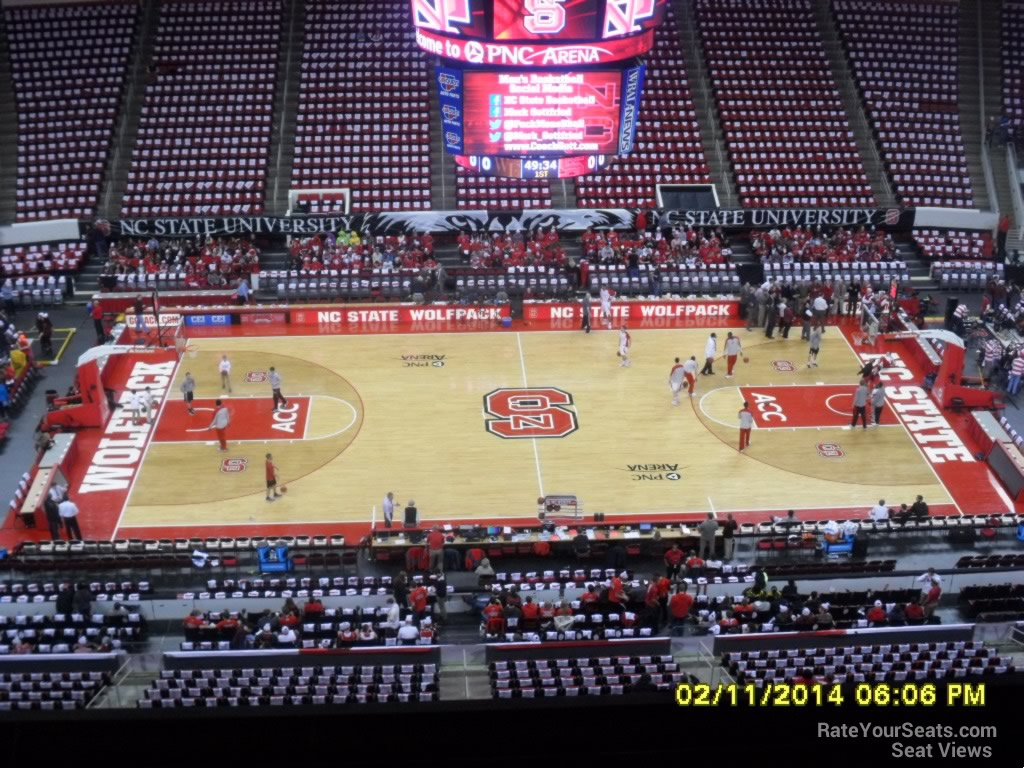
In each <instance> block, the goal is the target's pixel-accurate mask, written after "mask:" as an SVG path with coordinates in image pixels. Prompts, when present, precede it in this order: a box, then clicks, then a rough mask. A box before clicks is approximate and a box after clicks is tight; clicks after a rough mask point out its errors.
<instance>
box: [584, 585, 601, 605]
mask: <svg viewBox="0 0 1024 768" xmlns="http://www.w3.org/2000/svg"><path fill="white" fill-rule="evenodd" d="M598 599H600V595H599V594H598V593H597V588H596V587H595V586H594V585H593V584H591V585H589V586H588V587H587V591H586V592H584V593H583V594H582V595H580V607H582V608H583V609H584V610H586V609H587V607H588V606H593V605H596V604H597V601H598Z"/></svg>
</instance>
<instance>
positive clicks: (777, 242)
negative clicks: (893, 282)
mask: <svg viewBox="0 0 1024 768" xmlns="http://www.w3.org/2000/svg"><path fill="white" fill-rule="evenodd" d="M750 242H751V244H752V245H753V247H754V253H755V254H756V255H757V257H758V258H759V259H760V260H761V263H762V264H767V263H773V264H794V263H798V262H818V263H829V264H837V263H850V262H854V261H863V262H879V261H895V260H896V259H897V255H896V244H895V243H894V242H893V239H892V236H891V235H890V234H889V233H888V232H884V231H882V230H878V229H875V228H874V227H871V228H866V227H859V228H857V229H856V230H851V229H845V228H843V227H839V228H838V229H836V230H835V231H833V232H828V231H826V230H824V229H822V228H821V227H818V228H817V229H814V230H812V229H811V228H809V227H792V228H790V227H786V228H784V229H781V230H780V229H772V230H769V231H767V232H766V231H762V230H756V231H754V232H751V233H750Z"/></svg>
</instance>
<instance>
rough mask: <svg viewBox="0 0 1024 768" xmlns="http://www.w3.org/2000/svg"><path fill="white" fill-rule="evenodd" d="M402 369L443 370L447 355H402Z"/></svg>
mask: <svg viewBox="0 0 1024 768" xmlns="http://www.w3.org/2000/svg"><path fill="white" fill-rule="evenodd" d="M401 359H402V367H403V368H444V363H445V360H447V359H448V356H447V355H402V358H401Z"/></svg>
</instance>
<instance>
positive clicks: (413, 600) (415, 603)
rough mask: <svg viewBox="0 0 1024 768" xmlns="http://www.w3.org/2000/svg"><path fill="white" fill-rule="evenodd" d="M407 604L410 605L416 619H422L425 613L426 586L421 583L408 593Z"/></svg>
mask: <svg viewBox="0 0 1024 768" xmlns="http://www.w3.org/2000/svg"><path fill="white" fill-rule="evenodd" d="M409 605H410V606H411V607H412V612H413V615H415V616H416V621H422V620H423V617H424V616H426V615H427V588H426V587H424V586H423V585H422V584H420V585H418V586H417V587H416V589H414V590H413V591H412V592H410V593H409Z"/></svg>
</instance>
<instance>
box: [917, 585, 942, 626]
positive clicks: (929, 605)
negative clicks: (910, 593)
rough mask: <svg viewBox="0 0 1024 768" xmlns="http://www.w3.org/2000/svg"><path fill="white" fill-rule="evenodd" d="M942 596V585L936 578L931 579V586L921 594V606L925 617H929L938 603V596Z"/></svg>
mask: <svg viewBox="0 0 1024 768" xmlns="http://www.w3.org/2000/svg"><path fill="white" fill-rule="evenodd" d="M941 596H942V587H941V586H940V584H939V580H938V579H932V586H931V589H929V590H928V591H927V592H926V593H924V595H922V596H921V607H922V608H924V615H925V618H928V619H930V618H931V617H932V614H933V613H935V609H936V608H937V607H938V605H939V598H940V597H941Z"/></svg>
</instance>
